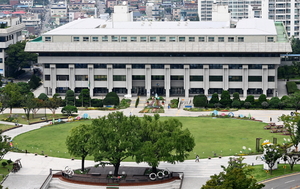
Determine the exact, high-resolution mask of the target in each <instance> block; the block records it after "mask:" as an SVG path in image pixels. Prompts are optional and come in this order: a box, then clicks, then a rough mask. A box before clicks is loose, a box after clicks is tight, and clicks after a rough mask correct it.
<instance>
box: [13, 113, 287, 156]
mask: <svg viewBox="0 0 300 189" xmlns="http://www.w3.org/2000/svg"><path fill="white" fill-rule="evenodd" d="M176 118H177V119H179V120H180V121H181V122H182V123H183V127H184V128H188V129H189V130H190V132H191V133H192V135H193V136H194V138H195V142H196V146H195V148H194V151H193V152H191V153H190V157H189V159H193V158H195V154H198V155H199V156H200V158H207V157H208V156H213V154H214V153H216V155H217V156H219V155H221V156H229V155H235V154H239V153H240V151H242V150H243V149H242V147H243V146H246V147H247V150H246V151H245V152H246V153H247V152H248V148H251V149H252V151H254V150H255V139H256V138H262V140H261V142H262V141H263V140H265V139H269V140H272V139H273V137H276V138H277V140H278V143H282V142H283V138H288V137H289V136H284V135H280V134H277V133H270V131H269V130H264V129H263V127H264V126H265V125H266V123H261V122H256V121H250V120H238V119H226V118H216V119H213V118H211V117H176ZM161 119H162V120H164V119H167V117H161ZM83 123H84V124H89V123H91V121H79V122H72V123H66V124H60V125H54V126H49V127H43V128H41V129H38V130H33V131H30V132H27V133H24V134H21V135H19V136H17V137H15V139H14V141H13V143H14V146H15V147H17V148H19V149H21V150H28V151H29V152H32V153H39V154H41V153H42V151H44V154H47V155H49V156H55V157H62V158H70V155H69V154H68V152H67V148H66V145H65V139H66V137H67V135H68V134H69V131H70V129H71V128H72V127H74V126H77V125H79V124H83ZM243 153H244V152H243ZM88 159H92V158H91V157H88ZM128 161H130V159H128Z"/></svg>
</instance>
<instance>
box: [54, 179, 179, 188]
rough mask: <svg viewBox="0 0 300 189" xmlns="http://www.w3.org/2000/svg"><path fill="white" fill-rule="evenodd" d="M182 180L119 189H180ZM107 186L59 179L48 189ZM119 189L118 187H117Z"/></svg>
mask: <svg viewBox="0 0 300 189" xmlns="http://www.w3.org/2000/svg"><path fill="white" fill-rule="evenodd" d="M180 183H181V180H175V181H172V182H169V183H163V184H157V185H146V186H142V187H141V186H119V189H140V188H143V189H166V188H168V189H179V188H180ZM106 187H107V186H93V185H81V184H74V183H69V182H64V181H62V180H60V179H59V178H52V180H51V182H50V186H49V188H48V189H67V188H72V189H82V188H84V189H106ZM115 187H118V186H115Z"/></svg>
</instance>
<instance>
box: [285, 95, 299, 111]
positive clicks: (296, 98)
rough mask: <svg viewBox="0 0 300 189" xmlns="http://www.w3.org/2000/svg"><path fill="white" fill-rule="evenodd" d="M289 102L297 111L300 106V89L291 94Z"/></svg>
mask: <svg viewBox="0 0 300 189" xmlns="http://www.w3.org/2000/svg"><path fill="white" fill-rule="evenodd" d="M287 102H288V103H290V104H292V105H293V107H294V108H295V111H296V112H297V111H298V109H299V107H300V91H297V92H295V93H293V94H291V95H289V99H288V100H287Z"/></svg>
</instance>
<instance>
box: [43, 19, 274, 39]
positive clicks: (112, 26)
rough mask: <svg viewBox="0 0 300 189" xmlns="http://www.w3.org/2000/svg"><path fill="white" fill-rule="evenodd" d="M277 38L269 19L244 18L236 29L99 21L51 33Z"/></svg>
mask: <svg viewBox="0 0 300 189" xmlns="http://www.w3.org/2000/svg"><path fill="white" fill-rule="evenodd" d="M155 34H157V35H228V36H229V35H277V32H276V28H275V24H274V21H272V20H267V19H242V20H240V21H238V22H237V25H236V28H230V22H200V21H193V22H189V21H179V22H175V21H164V22H158V21H157V22H156V21H154V22H152V21H140V22H112V21H110V20H108V21H107V20H102V19H98V18H86V19H79V20H75V21H73V22H71V23H68V24H65V25H63V26H61V27H59V28H56V29H54V30H51V31H49V32H47V33H45V34H43V35H44V36H53V35H155Z"/></svg>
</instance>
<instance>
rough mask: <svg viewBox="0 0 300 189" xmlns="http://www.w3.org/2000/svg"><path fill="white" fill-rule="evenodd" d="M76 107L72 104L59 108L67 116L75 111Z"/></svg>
mask: <svg viewBox="0 0 300 189" xmlns="http://www.w3.org/2000/svg"><path fill="white" fill-rule="evenodd" d="M77 112H78V110H77V107H76V106H72V105H67V106H65V107H63V108H62V109H61V113H63V114H67V115H68V116H71V115H72V114H73V113H77Z"/></svg>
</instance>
